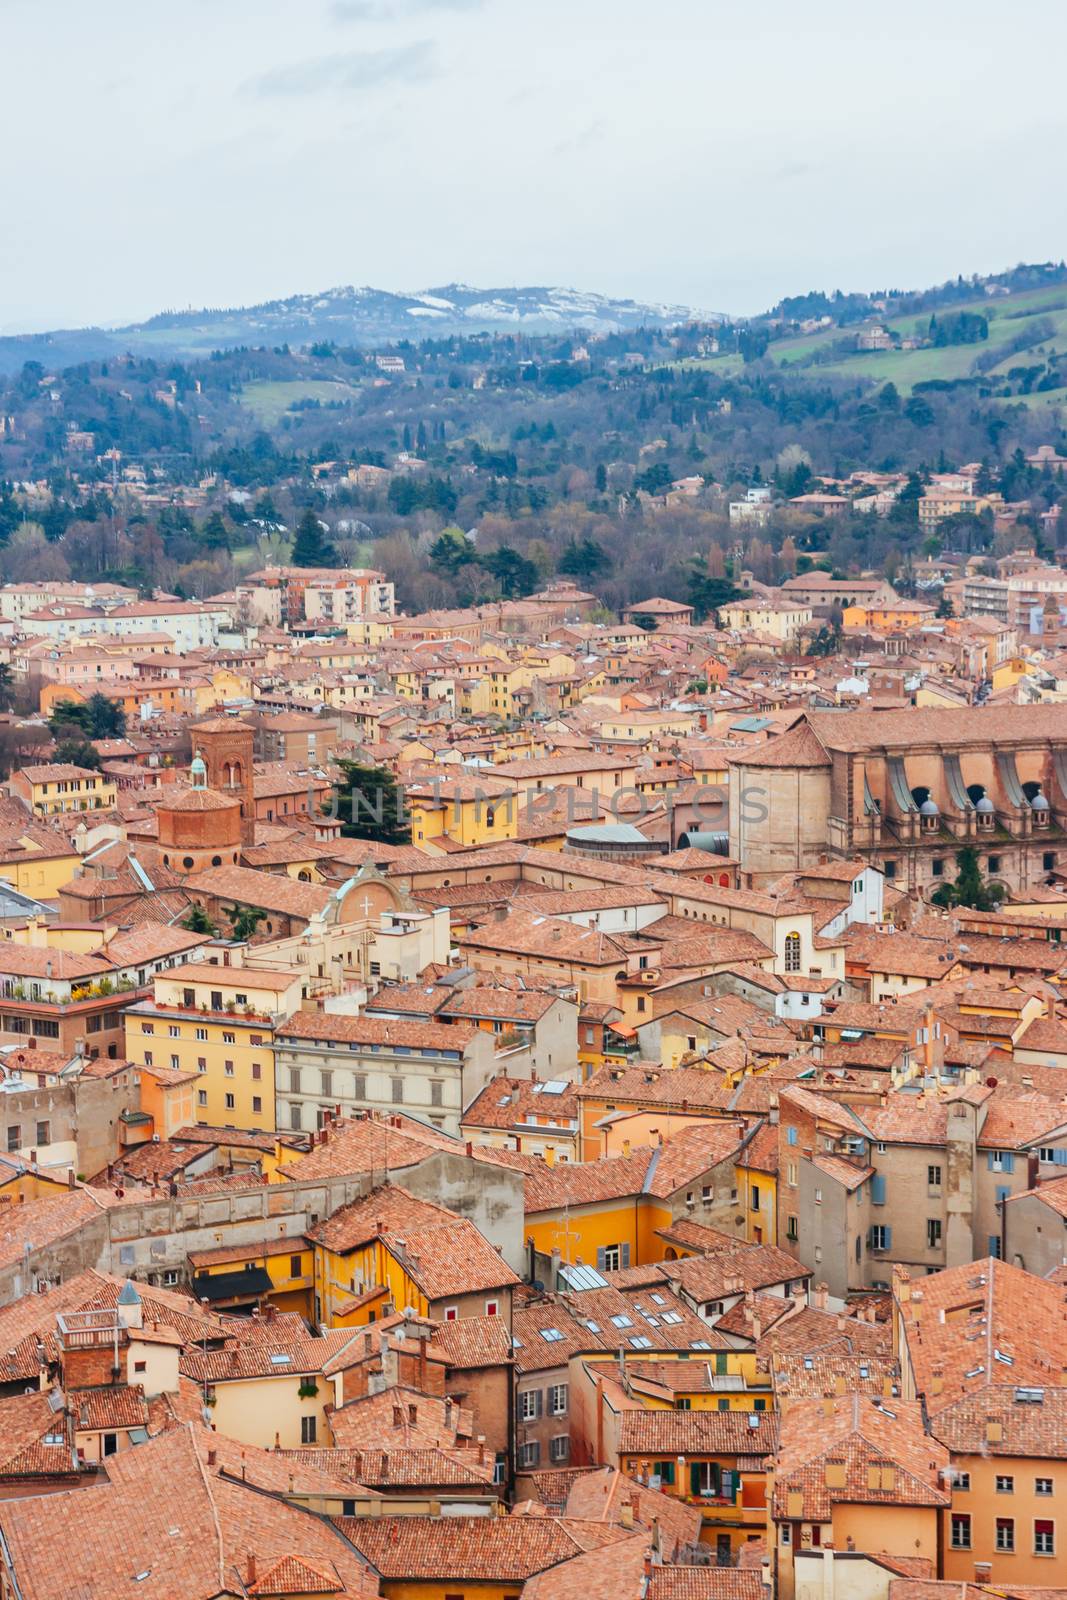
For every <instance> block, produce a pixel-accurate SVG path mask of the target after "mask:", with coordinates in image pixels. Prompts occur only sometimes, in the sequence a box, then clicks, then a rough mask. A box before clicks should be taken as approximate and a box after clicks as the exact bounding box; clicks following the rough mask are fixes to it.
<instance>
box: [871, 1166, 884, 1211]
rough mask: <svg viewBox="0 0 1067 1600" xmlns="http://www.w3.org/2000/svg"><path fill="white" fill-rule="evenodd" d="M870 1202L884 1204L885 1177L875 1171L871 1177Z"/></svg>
mask: <svg viewBox="0 0 1067 1600" xmlns="http://www.w3.org/2000/svg"><path fill="white" fill-rule="evenodd" d="M871 1204H872V1205H876V1206H884V1205H885V1178H884V1177H883V1175H882V1174H881V1173H880V1172H876V1173H875V1174H874V1177H873V1178H872V1179H871Z"/></svg>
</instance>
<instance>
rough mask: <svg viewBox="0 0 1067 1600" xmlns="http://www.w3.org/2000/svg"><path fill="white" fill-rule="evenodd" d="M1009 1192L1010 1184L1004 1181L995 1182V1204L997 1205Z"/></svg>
mask: <svg viewBox="0 0 1067 1600" xmlns="http://www.w3.org/2000/svg"><path fill="white" fill-rule="evenodd" d="M1010 1194H1011V1188H1010V1186H1009V1185H1008V1184H1006V1183H998V1184H997V1205H998V1206H999V1204H1000V1202H1001V1201H1002V1200H1006V1199H1007V1198H1008V1196H1009V1195H1010Z"/></svg>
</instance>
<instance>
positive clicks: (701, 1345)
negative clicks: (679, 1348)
mask: <svg viewBox="0 0 1067 1600" xmlns="http://www.w3.org/2000/svg"><path fill="white" fill-rule="evenodd" d="M689 1348H690V1350H710V1349H711V1345H710V1344H709V1343H708V1341H707V1340H706V1339H694V1340H693V1342H692V1344H691V1345H690V1346H689Z"/></svg>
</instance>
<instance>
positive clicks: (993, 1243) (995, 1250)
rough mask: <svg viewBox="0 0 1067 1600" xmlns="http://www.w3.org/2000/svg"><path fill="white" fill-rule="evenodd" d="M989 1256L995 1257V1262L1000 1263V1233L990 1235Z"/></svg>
mask: <svg viewBox="0 0 1067 1600" xmlns="http://www.w3.org/2000/svg"><path fill="white" fill-rule="evenodd" d="M989 1254H990V1255H991V1256H992V1257H993V1259H994V1260H995V1261H999V1260H1000V1234H999V1233H991V1234H990V1235H989Z"/></svg>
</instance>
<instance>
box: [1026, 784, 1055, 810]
mask: <svg viewBox="0 0 1067 1600" xmlns="http://www.w3.org/2000/svg"><path fill="white" fill-rule="evenodd" d="M1030 809H1031V810H1032V811H1048V810H1049V809H1050V807H1049V803H1048V801H1047V800H1046V799H1045V796H1044V795H1043V794H1042V793H1041V790H1040V789H1039V790H1038V791H1037V793H1036V794H1035V795H1034V798H1033V799H1032V800H1031V802H1030Z"/></svg>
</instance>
